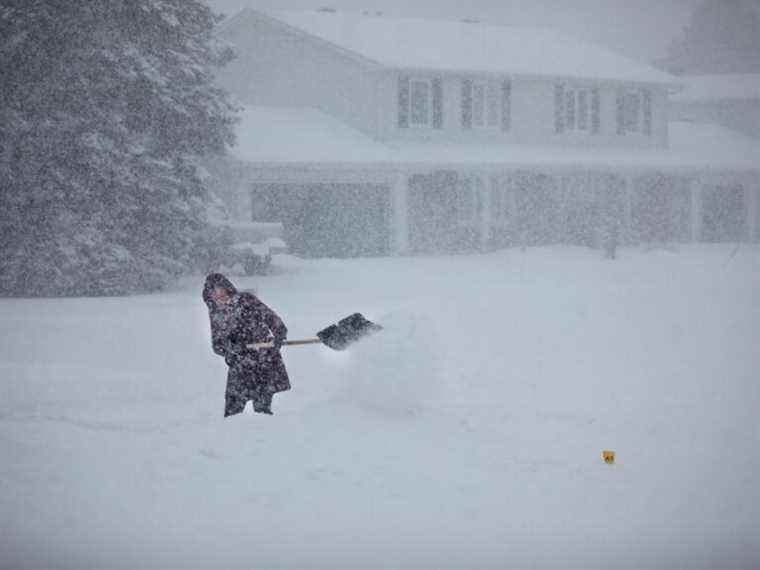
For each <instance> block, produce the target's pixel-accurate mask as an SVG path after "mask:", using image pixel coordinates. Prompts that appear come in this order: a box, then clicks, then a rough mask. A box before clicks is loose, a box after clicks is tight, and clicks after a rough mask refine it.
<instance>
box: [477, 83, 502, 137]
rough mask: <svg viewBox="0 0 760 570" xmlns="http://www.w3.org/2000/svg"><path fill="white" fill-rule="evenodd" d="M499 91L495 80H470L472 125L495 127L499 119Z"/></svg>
mask: <svg viewBox="0 0 760 570" xmlns="http://www.w3.org/2000/svg"><path fill="white" fill-rule="evenodd" d="M499 107H500V93H499V83H498V82H497V81H473V82H472V126H473V127H478V128H497V127H499V124H500V123H499V121H500V119H501V112H500V109H499Z"/></svg>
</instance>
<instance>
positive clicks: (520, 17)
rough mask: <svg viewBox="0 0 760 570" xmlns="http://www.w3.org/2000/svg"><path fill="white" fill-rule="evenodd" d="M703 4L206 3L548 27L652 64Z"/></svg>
mask: <svg viewBox="0 0 760 570" xmlns="http://www.w3.org/2000/svg"><path fill="white" fill-rule="evenodd" d="M699 1H700V0H468V1H467V2H462V1H461V0H206V2H207V3H208V4H209V5H210V6H211V7H212V8H214V9H215V10H216V11H217V12H221V13H224V14H233V13H235V12H236V11H237V10H239V9H241V8H243V7H245V6H251V7H254V8H263V9H270V10H272V9H277V10H309V9H314V8H318V7H321V6H331V7H334V8H337V9H342V10H347V11H356V12H359V11H361V10H366V9H370V10H373V11H375V10H381V11H383V12H385V13H386V14H388V15H394V16H426V17H437V18H461V17H469V18H476V19H479V20H482V21H487V22H494V23H507V24H513V25H525V26H548V27H554V28H557V29H560V30H563V31H565V32H568V33H571V34H573V35H575V36H576V37H579V38H583V39H585V40H588V41H593V42H598V43H601V44H604V45H606V46H608V47H610V48H612V49H614V50H617V51H619V52H620V53H622V54H625V55H628V56H631V57H634V58H637V59H640V60H651V59H653V58H655V57H658V56H661V55H663V54H664V53H665V50H666V49H667V46H668V44H669V43H670V41H671V40H672V39H673V38H674V37H676V36H677V35H678V34H679V33H680V31H681V29H682V28H683V27H684V26H685V25H686V24H687V23H688V21H689V17H690V15H691V13H692V11H693V10H694V8H695V7H696V6H697V4H699Z"/></svg>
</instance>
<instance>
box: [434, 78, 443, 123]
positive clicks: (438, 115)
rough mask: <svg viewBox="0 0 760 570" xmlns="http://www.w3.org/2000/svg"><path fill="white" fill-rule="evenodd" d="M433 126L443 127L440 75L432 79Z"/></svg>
mask: <svg viewBox="0 0 760 570" xmlns="http://www.w3.org/2000/svg"><path fill="white" fill-rule="evenodd" d="M433 128H434V129H442V128H443V85H442V83H441V79H440V77H436V78H435V79H433Z"/></svg>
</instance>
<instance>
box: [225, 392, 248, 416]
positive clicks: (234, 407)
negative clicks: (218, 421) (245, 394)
mask: <svg viewBox="0 0 760 570" xmlns="http://www.w3.org/2000/svg"><path fill="white" fill-rule="evenodd" d="M245 402H246V400H245V398H240V397H238V396H237V395H236V394H229V393H228V394H227V395H226V397H225V398H224V417H225V418H226V417H227V416H232V415H234V414H239V413H241V412H242V411H243V410H244V409H245Z"/></svg>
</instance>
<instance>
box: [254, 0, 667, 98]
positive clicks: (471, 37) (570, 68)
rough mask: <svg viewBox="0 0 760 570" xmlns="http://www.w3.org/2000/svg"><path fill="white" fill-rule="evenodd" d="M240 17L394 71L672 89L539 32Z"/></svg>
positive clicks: (359, 17)
mask: <svg viewBox="0 0 760 570" xmlns="http://www.w3.org/2000/svg"><path fill="white" fill-rule="evenodd" d="M242 13H243V14H245V13H247V14H248V15H251V14H254V15H256V14H258V15H264V17H266V16H268V17H271V18H274V19H276V20H278V21H280V22H281V23H285V24H286V25H288V26H290V27H291V28H295V29H297V30H300V31H301V32H303V33H306V34H309V35H312V36H315V37H317V38H320V39H322V40H324V41H327V42H329V43H330V44H333V45H334V46H338V47H339V48H341V49H344V50H348V51H350V52H353V53H355V54H358V55H361V56H363V57H364V58H366V59H368V60H371V61H373V62H375V63H377V64H380V65H383V66H385V67H390V68H394V69H417V70H436V71H459V72H462V71H464V72H481V73H498V74H509V75H513V76H526V77H547V76H548V77H559V78H576V79H579V78H584V79H602V80H612V81H624V82H635V83H650V84H664V85H669V86H676V85H679V82H678V79H677V78H676V77H675V76H673V75H670V74H668V73H664V72H662V71H660V70H657V69H655V68H654V67H651V66H650V65H647V64H645V63H640V62H637V61H634V60H632V59H629V58H627V57H624V56H622V55H618V54H616V53H614V52H612V51H610V50H608V49H607V48H604V47H602V46H599V45H596V44H592V43H589V42H583V41H580V40H577V39H574V38H571V37H568V36H565V35H562V34H560V33H559V32H556V31H554V30H550V29H544V28H535V29H531V28H518V27H514V26H505V25H493V24H486V23H480V22H473V21H449V20H428V19H420V18H391V17H387V16H371V15H366V14H358V13H345V12H325V11H309V12H285V11H267V12H266V13H263V12H256V11H254V10H251V9H250V8H246V9H244V10H243V12H242Z"/></svg>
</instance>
